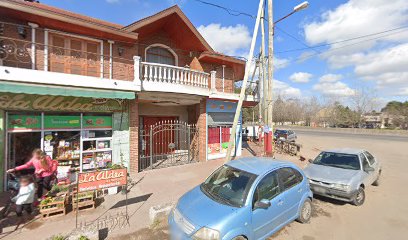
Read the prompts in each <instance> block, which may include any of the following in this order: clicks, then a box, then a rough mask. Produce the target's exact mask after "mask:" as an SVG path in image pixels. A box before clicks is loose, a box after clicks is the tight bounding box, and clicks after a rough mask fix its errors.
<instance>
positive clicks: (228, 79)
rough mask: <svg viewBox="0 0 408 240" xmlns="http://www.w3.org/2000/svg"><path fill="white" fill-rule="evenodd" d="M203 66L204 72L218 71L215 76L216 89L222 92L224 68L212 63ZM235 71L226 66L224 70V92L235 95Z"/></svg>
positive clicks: (203, 63)
mask: <svg viewBox="0 0 408 240" xmlns="http://www.w3.org/2000/svg"><path fill="white" fill-rule="evenodd" d="M201 66H202V67H203V69H204V72H208V73H209V72H211V71H216V75H215V88H216V89H217V90H218V91H220V92H222V91H223V89H222V66H220V65H215V64H210V63H205V62H202V63H201ZM233 79H234V70H233V69H232V68H231V67H229V66H225V69H224V92H226V93H233V92H234V80H233ZM209 84H210V88H211V87H212V86H211V81H210V82H209Z"/></svg>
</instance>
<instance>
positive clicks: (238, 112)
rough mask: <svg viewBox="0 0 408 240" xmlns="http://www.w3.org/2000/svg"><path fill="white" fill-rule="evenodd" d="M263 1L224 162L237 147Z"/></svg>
mask: <svg viewBox="0 0 408 240" xmlns="http://www.w3.org/2000/svg"><path fill="white" fill-rule="evenodd" d="M263 1H264V0H260V1H259V6H258V14H257V15H256V22H255V28H254V34H253V36H252V41H251V48H250V50H249V54H248V58H247V59H248V60H247V62H246V64H245V75H244V80H243V81H242V86H241V93H240V94H239V100H238V104H237V110H236V111H235V116H234V122H233V124H232V129H231V135H230V140H229V143H228V149H227V156H226V158H225V162H229V161H230V160H231V152H232V147H234V146H235V148H236V147H237V146H236V145H237V144H236V142H237V141H236V135H237V125H238V120H239V117H240V116H241V110H242V104H243V102H244V98H245V92H246V91H245V90H246V86H247V82H248V77H249V71H250V68H251V64H252V57H253V56H254V48H255V43H256V38H257V35H258V29H259V21H260V17H261V12H262V9H263ZM241 124H242V123H241ZM239 134H241V133H239Z"/></svg>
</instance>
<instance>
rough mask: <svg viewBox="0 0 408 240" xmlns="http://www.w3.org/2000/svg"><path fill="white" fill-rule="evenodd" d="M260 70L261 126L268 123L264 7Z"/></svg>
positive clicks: (263, 9) (263, 10)
mask: <svg viewBox="0 0 408 240" xmlns="http://www.w3.org/2000/svg"><path fill="white" fill-rule="evenodd" d="M261 14H262V15H261V35H262V38H261V59H260V60H261V61H260V62H261V65H260V66H261V68H262V70H261V71H260V72H261V73H262V75H260V76H262V86H263V89H262V91H263V96H262V101H261V104H260V105H261V107H262V111H259V113H260V114H262V120H263V124H265V123H267V122H268V116H267V115H268V110H267V109H268V108H267V106H268V105H267V104H266V97H267V95H268V83H267V82H266V76H265V75H266V73H265V6H264V7H263V8H262V13H261Z"/></svg>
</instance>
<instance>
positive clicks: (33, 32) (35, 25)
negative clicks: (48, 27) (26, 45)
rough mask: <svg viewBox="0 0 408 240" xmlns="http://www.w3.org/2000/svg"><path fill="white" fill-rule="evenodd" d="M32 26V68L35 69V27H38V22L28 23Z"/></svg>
mask: <svg viewBox="0 0 408 240" xmlns="http://www.w3.org/2000/svg"><path fill="white" fill-rule="evenodd" d="M28 25H29V26H30V27H31V69H35V62H36V59H35V44H36V42H35V29H36V28H38V24H36V23H28Z"/></svg>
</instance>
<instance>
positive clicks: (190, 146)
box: [139, 120, 199, 171]
mask: <svg viewBox="0 0 408 240" xmlns="http://www.w3.org/2000/svg"><path fill="white" fill-rule="evenodd" d="M198 134H199V131H198V128H197V126H196V125H195V124H187V123H185V122H181V121H178V120H167V121H161V122H157V123H155V124H153V125H146V126H143V127H142V129H140V135H139V139H140V141H139V153H140V154H139V169H140V171H144V170H147V169H154V168H163V167H169V166H175V165H182V164H187V163H192V162H195V161H197V159H198V149H199V148H198V140H199V136H198Z"/></svg>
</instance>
